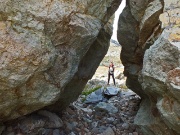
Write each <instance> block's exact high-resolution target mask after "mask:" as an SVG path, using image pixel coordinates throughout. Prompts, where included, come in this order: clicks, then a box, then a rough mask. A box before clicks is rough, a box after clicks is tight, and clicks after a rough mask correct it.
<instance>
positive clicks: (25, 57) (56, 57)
mask: <svg viewBox="0 0 180 135" xmlns="http://www.w3.org/2000/svg"><path fill="white" fill-rule="evenodd" d="M120 2H121V0H103V1H101V2H99V1H97V0H86V1H84V0H76V1H69V0H67V1H65V0H53V1H52V0H45V1H44V0H18V1H15V0H1V1H0V110H1V111H0V121H6V120H9V119H14V118H17V117H19V116H22V115H25V114H28V113H31V112H33V111H36V110H38V109H41V108H43V107H45V106H48V105H52V104H54V106H53V105H52V106H50V107H49V109H51V110H54V111H60V110H62V109H64V108H65V107H66V106H67V105H68V104H69V103H70V102H71V101H73V100H75V99H76V98H77V97H78V94H79V93H80V92H81V91H82V89H83V87H84V86H85V84H86V82H87V81H88V79H90V78H91V76H92V75H93V74H94V72H95V69H96V68H97V66H98V65H99V63H100V61H101V60H102V58H103V57H104V55H105V54H106V52H107V50H108V47H109V41H110V37H111V31H110V30H109V29H108V30H107V28H108V27H107V26H106V27H104V26H105V24H106V23H107V22H108V20H109V18H110V17H111V16H112V15H113V14H114V12H115V10H116V9H117V8H118V6H119V4H120ZM100 52H101V53H100Z"/></svg>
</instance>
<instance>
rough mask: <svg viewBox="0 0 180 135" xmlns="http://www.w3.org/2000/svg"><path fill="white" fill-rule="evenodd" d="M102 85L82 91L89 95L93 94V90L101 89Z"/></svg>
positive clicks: (83, 93)
mask: <svg viewBox="0 0 180 135" xmlns="http://www.w3.org/2000/svg"><path fill="white" fill-rule="evenodd" d="M101 87H102V86H97V87H95V88H93V89H89V90H86V91H83V92H82V95H85V96H87V95H89V94H91V93H92V92H94V91H96V90H98V89H100V88H101Z"/></svg>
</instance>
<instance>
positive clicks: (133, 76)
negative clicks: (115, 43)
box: [118, 0, 180, 135]
mask: <svg viewBox="0 0 180 135" xmlns="http://www.w3.org/2000/svg"><path fill="white" fill-rule="evenodd" d="M179 11H180V1H179V0H173V1H171V0H145V1H142V0H137V1H135V0H128V1H127V6H126V8H125V9H124V11H123V13H122V14H121V16H120V19H119V24H118V25H119V29H118V40H119V43H120V44H121V45H122V52H121V60H122V63H123V65H124V66H125V71H124V74H125V75H126V76H127V81H126V84H127V86H128V87H129V88H131V89H132V90H133V91H135V92H136V93H138V94H139V95H140V96H141V97H142V103H141V107H140V110H139V111H138V114H137V116H136V118H135V124H137V125H139V127H140V128H141V129H142V131H143V133H144V134H145V135H177V134H180V128H179V126H180V120H179V118H180V115H179V114H180V109H179V108H180V100H179V94H180V83H179V82H180V74H179V71H180V37H179V34H180V28H179V27H180V16H179Z"/></svg>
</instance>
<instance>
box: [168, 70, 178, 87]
mask: <svg viewBox="0 0 180 135" xmlns="http://www.w3.org/2000/svg"><path fill="white" fill-rule="evenodd" d="M167 81H168V82H170V83H173V84H175V85H177V86H180V69H174V70H171V71H169V73H168V77H167Z"/></svg>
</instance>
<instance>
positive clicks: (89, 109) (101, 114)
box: [62, 90, 142, 135]
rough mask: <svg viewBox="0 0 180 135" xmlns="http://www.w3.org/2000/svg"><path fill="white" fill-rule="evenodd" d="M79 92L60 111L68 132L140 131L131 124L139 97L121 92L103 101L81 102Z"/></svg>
mask: <svg viewBox="0 0 180 135" xmlns="http://www.w3.org/2000/svg"><path fill="white" fill-rule="evenodd" d="M83 98H84V96H82V95H81V96H80V97H79V99H78V100H77V101H76V102H74V103H73V104H71V105H70V106H69V108H67V109H66V111H65V112H64V113H63V116H62V121H63V122H64V126H63V128H64V133H65V134H69V135H97V134H100V135H142V133H140V132H139V131H138V129H137V127H136V126H135V125H134V124H133V122H134V117H135V115H136V113H137V110H138V108H139V103H140V98H139V96H137V95H136V94H135V93H133V92H132V91H130V90H129V91H127V92H120V94H118V95H117V96H113V97H111V98H109V100H107V101H106V102H99V103H96V104H84V103H83V102H82V99H83Z"/></svg>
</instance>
